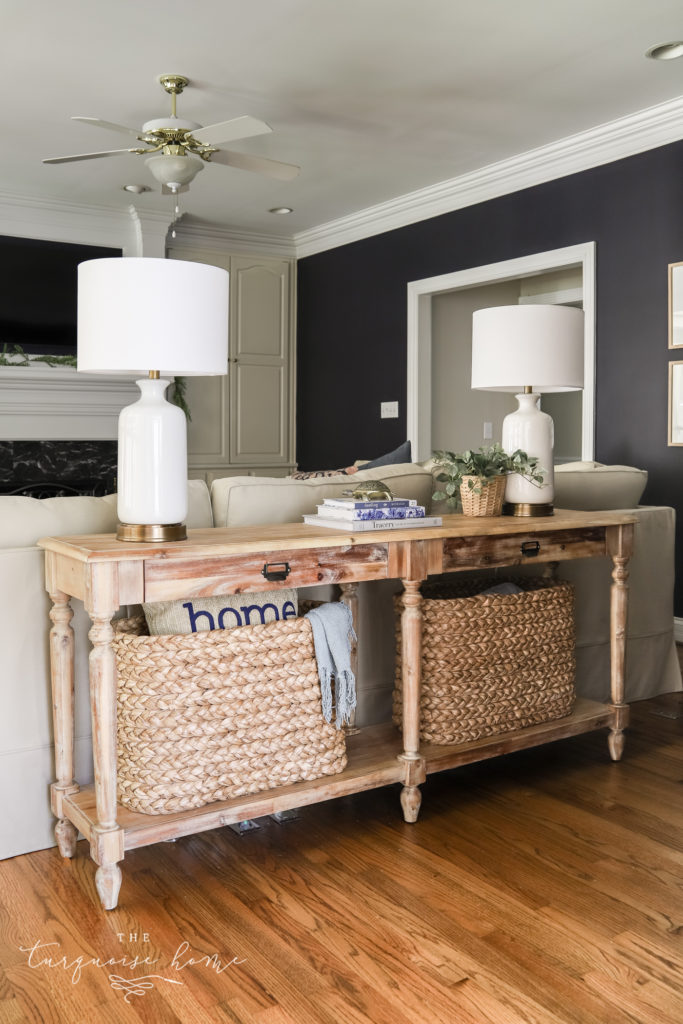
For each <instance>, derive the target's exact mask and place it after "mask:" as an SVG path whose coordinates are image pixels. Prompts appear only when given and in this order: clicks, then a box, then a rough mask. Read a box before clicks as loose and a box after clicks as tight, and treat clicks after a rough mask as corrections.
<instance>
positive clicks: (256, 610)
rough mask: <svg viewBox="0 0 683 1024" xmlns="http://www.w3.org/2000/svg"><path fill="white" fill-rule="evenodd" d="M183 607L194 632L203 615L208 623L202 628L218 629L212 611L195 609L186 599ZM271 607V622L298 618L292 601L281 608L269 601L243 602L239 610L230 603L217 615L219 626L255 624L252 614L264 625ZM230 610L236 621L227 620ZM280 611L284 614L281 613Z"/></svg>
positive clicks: (221, 627)
mask: <svg viewBox="0 0 683 1024" xmlns="http://www.w3.org/2000/svg"><path fill="white" fill-rule="evenodd" d="M183 608H186V609H187V614H188V617H189V620H190V627H191V632H193V633H196V632H198V630H197V620H198V619H199V618H200V616H202V615H203V616H204V617H205V619H206V621H207V623H208V625H206V626H200V627H199V629H200V630H201V629H216V622H215V621H214V617H213V615H212V614H211V612H207V611H204V610H202V609H199V610H198V611H195V610H194V607H193V605H192V601H185V602H184V603H183ZM269 609H270V610H272V612H273V614H272V616H271V618H270V619H269V620H268V621H270V622H277V621H278V620H279V619H280V618H283V619H295V618H296V608H295V607H294V605H293V604H292V602H291V601H285V603H284V604H283V606H282V609H279V608H278V607H277V605H275V604H270V603H269V602H268V603H266V604H243V605H240V607H239V611H238V609H237V608H231V607H230V606H229V605H228V606H226V607H225V608H221V610H220V611H219V612H218V616H217V621H218V627H217V628H218V629H229V628H231V627H232V626H251V625H254V622H252V614H253V615H254V616H255V617H256V618H255V622H256V623H257V624H258V623H260V624H261V625H264V624H265V622H266V612H267V611H268V610H269ZM228 612H229V613H230V614H231V615H234V616H235V621H234V622H230V621H228V622H226V621H225V616H226V615H227V614H228ZM240 612H242V615H240ZM280 612H281V613H282V614H280Z"/></svg>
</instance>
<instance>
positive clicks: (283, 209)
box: [268, 206, 294, 215]
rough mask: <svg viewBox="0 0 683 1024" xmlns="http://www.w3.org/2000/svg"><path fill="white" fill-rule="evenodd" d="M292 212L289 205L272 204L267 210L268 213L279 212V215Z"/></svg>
mask: <svg viewBox="0 0 683 1024" xmlns="http://www.w3.org/2000/svg"><path fill="white" fill-rule="evenodd" d="M293 212H294V211H293V210H292V207H291V206H273V207H272V208H271V209H270V210H268V213H279V214H281V215H284V214H285V213H293Z"/></svg>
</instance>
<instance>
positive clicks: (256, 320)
mask: <svg viewBox="0 0 683 1024" xmlns="http://www.w3.org/2000/svg"><path fill="white" fill-rule="evenodd" d="M234 262H235V263H236V264H237V263H238V262H239V263H244V262H245V261H244V260H239V261H238V260H237V259H235V261H234ZM288 270H289V268H288V266H287V264H286V263H273V264H272V266H263V265H259V264H258V263H252V264H250V265H248V266H239V265H238V266H236V268H235V270H234V271H233V295H234V304H233V309H234V313H235V328H236V329H235V342H236V344H235V349H234V353H233V354H234V356H235V357H236V358H237V359H242V358H249V359H254V360H257V359H261V358H263V359H268V360H270V359H284V358H285V357H286V355H287V335H288V315H289V310H288V302H287V288H288Z"/></svg>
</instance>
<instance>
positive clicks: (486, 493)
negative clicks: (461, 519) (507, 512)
mask: <svg viewBox="0 0 683 1024" xmlns="http://www.w3.org/2000/svg"><path fill="white" fill-rule="evenodd" d="M469 480H474V481H476V483H475V486H476V488H477V490H480V493H479V494H475V492H474V491H472V490H470V487H469V485H468V481H469ZM506 483H507V476H505V475H503V474H501V475H499V476H492V477H491V478H490V479H489V480H488V481H487V482H486V483H484V482H483V481H480V480H479V477H477V476H464V477H463V478H462V483H461V484H460V500H461V501H462V510H463V513H464V514H465V515H466V516H499V515H500V514H501V512H502V510H503V498H504V497H505V485H506Z"/></svg>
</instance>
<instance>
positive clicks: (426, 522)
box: [304, 516, 442, 533]
mask: <svg viewBox="0 0 683 1024" xmlns="http://www.w3.org/2000/svg"><path fill="white" fill-rule="evenodd" d="M304 522H305V523H306V524H307V525H308V526H325V527H329V529H331V530H349V531H351V532H353V533H361V532H370V531H372V530H406V529H408V530H410V529H413V530H418V529H420V530H421V529H422V528H423V527H425V526H441V524H442V519H441V516H424V517H423V518H421V519H365V520H359V519H325V518H323V516H304Z"/></svg>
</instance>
